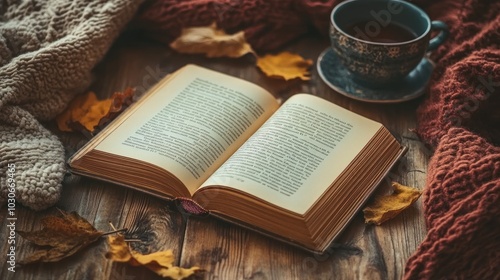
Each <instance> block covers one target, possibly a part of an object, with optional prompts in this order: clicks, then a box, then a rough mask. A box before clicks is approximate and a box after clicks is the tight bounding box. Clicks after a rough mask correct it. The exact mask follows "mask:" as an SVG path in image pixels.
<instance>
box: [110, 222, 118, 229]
mask: <svg viewBox="0 0 500 280" xmlns="http://www.w3.org/2000/svg"><path fill="white" fill-rule="evenodd" d="M108 223H109V226H110V227H111V228H112V229H113V230H117V229H116V228H115V226H114V225H113V223H112V222H111V221H109V222H108Z"/></svg>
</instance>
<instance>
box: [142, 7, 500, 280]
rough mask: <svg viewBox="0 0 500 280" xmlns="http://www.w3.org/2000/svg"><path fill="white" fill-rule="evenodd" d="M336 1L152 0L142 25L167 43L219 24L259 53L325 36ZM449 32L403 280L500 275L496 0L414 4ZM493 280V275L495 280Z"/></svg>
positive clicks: (434, 85) (424, 120)
mask: <svg viewBox="0 0 500 280" xmlns="http://www.w3.org/2000/svg"><path fill="white" fill-rule="evenodd" d="M338 2H340V1H338V0H323V1H321V0H273V1H267V0H239V1H230V0H153V1H150V2H149V4H147V5H146V6H144V7H143V9H142V11H140V13H139V16H138V18H137V23H138V24H139V25H140V26H142V27H143V28H145V29H146V30H147V31H148V32H149V34H152V35H153V36H155V37H156V38H162V40H165V41H169V40H172V39H174V38H176V37H177V36H178V35H179V34H180V30H181V28H182V27H187V26H203V25H209V24H210V23H212V22H213V21H216V22H217V23H218V25H219V26H220V27H222V28H224V29H226V30H227V31H229V32H231V31H239V30H245V34H246V37H247V40H248V41H249V42H250V44H251V45H252V46H253V47H254V48H255V49H257V50H261V51H265V50H271V49H276V48H278V47H280V46H283V45H284V44H286V43H288V42H290V41H291V40H293V39H295V38H297V37H299V36H301V35H303V34H305V33H307V32H309V31H310V30H311V29H312V28H314V29H316V30H319V31H320V32H321V33H324V34H325V35H326V33H327V30H328V24H329V14H330V11H331V10H332V8H333V7H334V6H335V4H337V3H338ZM415 2H417V5H419V6H421V7H422V8H423V9H424V10H426V11H427V12H428V13H429V15H430V17H431V18H432V19H435V20H442V21H445V22H446V23H447V24H448V25H449V26H450V29H451V36H450V38H449V39H448V40H447V42H446V43H445V44H444V45H443V46H441V47H440V48H439V49H438V50H437V51H436V52H435V53H434V54H433V59H434V60H435V61H436V62H437V65H438V66H437V67H436V69H435V72H434V74H433V78H432V81H431V84H430V93H429V95H428V96H427V98H426V100H425V101H424V102H423V103H422V104H421V105H420V107H419V109H418V116H417V118H418V128H417V132H418V134H419V136H420V137H421V139H422V140H423V141H425V142H426V143H428V144H429V145H430V146H431V147H432V148H433V149H435V151H434V155H433V156H432V158H431V162H430V164H429V170H428V177H427V185H426V187H425V191H424V199H423V203H424V210H425V218H426V221H427V227H428V233H427V236H426V237H425V239H424V241H423V242H422V244H421V245H420V246H419V247H418V248H417V251H416V252H415V253H414V254H413V256H411V258H410V259H409V260H408V261H407V265H406V270H405V278H407V279H444V278H446V279H496V278H498V277H499V275H500V265H499V260H500V147H499V146H500V106H499V105H500V91H499V87H500V50H499V47H498V43H500V33H499V32H500V31H499V30H500V1H496V0H490V1H484V0H465V1H454V0H442V1H430V0H419V1H415ZM495 277H496V278H495Z"/></svg>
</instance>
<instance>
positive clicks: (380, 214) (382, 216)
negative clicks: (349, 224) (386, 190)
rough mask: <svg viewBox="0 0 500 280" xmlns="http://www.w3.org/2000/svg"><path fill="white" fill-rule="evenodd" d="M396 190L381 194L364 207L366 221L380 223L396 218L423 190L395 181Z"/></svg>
mask: <svg viewBox="0 0 500 280" xmlns="http://www.w3.org/2000/svg"><path fill="white" fill-rule="evenodd" d="M392 187H393V188H394V192H393V193H392V194H391V195H387V196H379V197H376V198H375V200H374V201H373V202H372V203H370V204H369V205H367V206H366V207H365V209H363V214H364V216H365V222H366V223H373V224H376V225H380V224H381V223H383V222H385V221H387V220H390V219H392V218H394V217H395V216H396V215H398V214H399V213H401V211H403V210H404V209H406V208H407V207H408V206H410V205H411V204H412V203H413V202H415V201H416V200H417V199H418V198H419V197H420V195H421V194H422V191H420V190H419V189H416V188H412V187H407V186H404V185H401V184H399V183H396V182H393V183H392Z"/></svg>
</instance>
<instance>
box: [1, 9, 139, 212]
mask: <svg viewBox="0 0 500 280" xmlns="http://www.w3.org/2000/svg"><path fill="white" fill-rule="evenodd" d="M140 2H142V1H133V0H108V1H102V0H10V1H0V188H1V189H0V203H1V204H5V202H6V201H7V198H8V197H13V195H12V194H10V192H12V188H9V186H10V187H13V186H15V200H16V201H17V202H19V203H21V204H23V205H25V206H28V207H30V208H32V209H35V210H41V209H44V208H47V207H49V206H51V205H53V204H54V203H55V202H56V201H57V200H58V199H59V196H60V193H61V182H62V179H63V176H64V174H65V162H64V158H65V157H64V148H63V146H62V144H61V142H60V141H59V140H58V138H57V137H56V136H54V135H52V134H51V133H50V132H49V131H48V130H47V129H45V128H44V127H43V126H42V125H41V124H40V122H39V121H46V120H50V119H52V118H54V117H55V116H56V115H57V114H59V113H60V112H61V111H62V110H63V109H64V108H65V106H66V105H67V104H68V102H69V101H70V100H71V99H72V98H73V97H74V96H75V95H76V94H77V93H80V92H82V91H83V90H85V88H87V87H88V86H89V84H90V82H91V70H92V68H93V67H94V66H95V64H96V63H97V62H98V61H99V60H100V59H101V58H102V57H103V56H104V54H105V52H106V51H107V50H108V48H109V47H110V45H111V43H112V41H113V39H115V38H116V37H117V35H118V33H119V32H120V30H121V29H122V28H123V27H124V26H125V24H126V23H127V22H128V21H129V20H130V19H131V18H132V16H133V15H134V13H135V11H136V9H137V8H138V6H139V4H140ZM14 166H15V170H14V169H13V168H10V170H9V168H8V167H14ZM11 177H12V179H13V180H8V178H11ZM8 183H9V184H8Z"/></svg>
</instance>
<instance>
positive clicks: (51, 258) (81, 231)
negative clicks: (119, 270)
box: [17, 210, 104, 264]
mask: <svg viewBox="0 0 500 280" xmlns="http://www.w3.org/2000/svg"><path fill="white" fill-rule="evenodd" d="M60 212H61V216H47V217H45V218H43V219H42V220H41V222H42V225H43V228H42V229H41V230H36V231H17V233H19V235H21V236H22V237H23V238H25V239H27V240H29V241H30V242H32V243H33V244H35V245H38V246H43V247H41V249H39V250H37V251H35V252H33V253H32V254H31V255H29V256H28V257H26V258H24V259H22V260H20V261H19V264H30V263H38V262H57V261H59V260H61V259H63V258H66V257H69V256H71V255H73V254H75V253H77V252H78V251H80V250H81V249H83V248H85V247H87V246H88V245H90V244H92V243H94V242H95V241H97V240H98V239H99V237H101V236H102V235H103V234H104V233H103V232H101V231H98V230H96V229H95V228H94V227H93V226H92V225H91V224H90V223H89V222H88V221H87V220H85V219H84V218H82V217H80V215H78V214H77V213H76V212H71V213H66V212H64V211H62V210H60Z"/></svg>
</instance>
